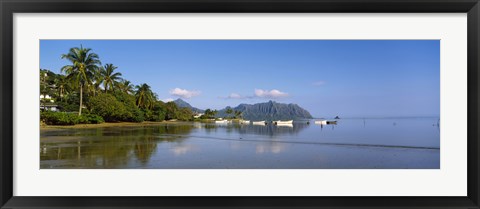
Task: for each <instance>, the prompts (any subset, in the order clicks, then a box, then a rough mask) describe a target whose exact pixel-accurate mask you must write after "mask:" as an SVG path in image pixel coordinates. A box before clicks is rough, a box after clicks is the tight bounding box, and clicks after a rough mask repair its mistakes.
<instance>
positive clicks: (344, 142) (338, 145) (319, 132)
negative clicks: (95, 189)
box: [39, 119, 440, 169]
mask: <svg viewBox="0 0 480 209" xmlns="http://www.w3.org/2000/svg"><path fill="white" fill-rule="evenodd" d="M436 120H437V119H435V121H431V120H430V119H422V120H418V119H402V120H397V119H395V120H377V119H375V120H371V119H368V120H366V119H358V120H342V121H339V123H338V124H337V125H320V124H314V123H313V121H312V123H310V124H307V123H306V122H303V123H297V122H295V123H293V124H287V125H271V124H268V125H245V124H226V125H218V124H212V123H180V124H168V123H167V124H160V125H158V126H145V127H109V128H91V129H60V130H42V131H41V141H40V149H39V154H40V160H41V161H40V167H41V168H287V169H288V168H411V167H418V168H438V167H439V159H440V158H439V131H438V130H439V126H437V125H436V124H437V121H436ZM367 123H368V124H367ZM432 124H434V125H432Z"/></svg>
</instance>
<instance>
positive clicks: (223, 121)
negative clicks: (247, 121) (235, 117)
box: [215, 120, 229, 124]
mask: <svg viewBox="0 0 480 209" xmlns="http://www.w3.org/2000/svg"><path fill="white" fill-rule="evenodd" d="M215 123H220V124H225V123H229V121H228V120H216V121H215Z"/></svg>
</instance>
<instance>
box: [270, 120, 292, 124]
mask: <svg viewBox="0 0 480 209" xmlns="http://www.w3.org/2000/svg"><path fill="white" fill-rule="evenodd" d="M273 123H274V124H276V125H281V124H293V120H285V121H281V120H277V121H273Z"/></svg>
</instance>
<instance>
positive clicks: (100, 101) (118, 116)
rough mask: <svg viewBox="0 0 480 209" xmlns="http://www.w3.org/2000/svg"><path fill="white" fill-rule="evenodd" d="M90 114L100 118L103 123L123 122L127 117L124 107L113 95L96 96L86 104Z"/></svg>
mask: <svg viewBox="0 0 480 209" xmlns="http://www.w3.org/2000/svg"><path fill="white" fill-rule="evenodd" d="M88 106H89V109H90V113H92V114H96V115H99V116H102V118H103V119H104V120H105V121H123V120H124V119H125V116H126V115H128V112H127V109H126V108H125V105H123V104H122V103H121V102H119V101H118V100H117V99H116V98H115V97H114V96H113V95H110V94H105V93H103V94H98V95H97V96H94V97H92V98H90V101H89V102H88Z"/></svg>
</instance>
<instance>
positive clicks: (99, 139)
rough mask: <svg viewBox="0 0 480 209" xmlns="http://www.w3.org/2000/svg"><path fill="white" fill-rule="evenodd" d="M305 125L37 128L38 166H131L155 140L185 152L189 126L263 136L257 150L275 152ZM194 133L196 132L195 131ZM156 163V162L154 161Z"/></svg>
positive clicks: (144, 161)
mask: <svg viewBox="0 0 480 209" xmlns="http://www.w3.org/2000/svg"><path fill="white" fill-rule="evenodd" d="M307 126H308V125H307V124H304V123H298V124H294V125H293V126H292V127H290V126H274V125H266V126H256V125H241V124H229V125H226V126H221V125H220V126H219V125H216V124H208V123H207V124H199V123H187V124H166V125H160V126H145V127H108V128H94V129H64V130H51V131H50V130H48V131H42V132H41V136H40V137H41V144H40V161H41V168H135V167H146V166H147V165H148V164H149V163H150V161H151V160H152V157H153V156H154V155H155V153H156V152H162V151H165V150H164V149H159V144H161V143H169V144H171V145H169V146H168V148H169V151H171V152H172V153H173V154H174V155H175V156H181V155H185V154H186V153H187V152H190V151H192V150H195V149H196V148H195V147H194V146H193V145H192V144H190V143H184V141H185V139H186V138H188V137H195V134H192V130H193V129H198V130H202V132H203V133H205V134H207V135H211V136H216V134H215V133H216V132H219V133H220V132H221V133H226V134H227V135H226V136H229V135H230V134H239V135H240V136H247V135H249V138H252V139H255V138H257V136H259V135H260V136H266V137H267V138H268V140H267V141H265V142H262V143H261V144H257V145H256V150H255V151H256V152H257V153H279V152H281V151H282V150H284V149H285V145H284V144H281V143H278V142H276V140H277V137H278V136H280V135H295V134H297V133H298V132H300V131H301V130H302V129H304V128H306V127H307ZM195 133H197V132H195ZM155 163H156V162H155Z"/></svg>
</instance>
